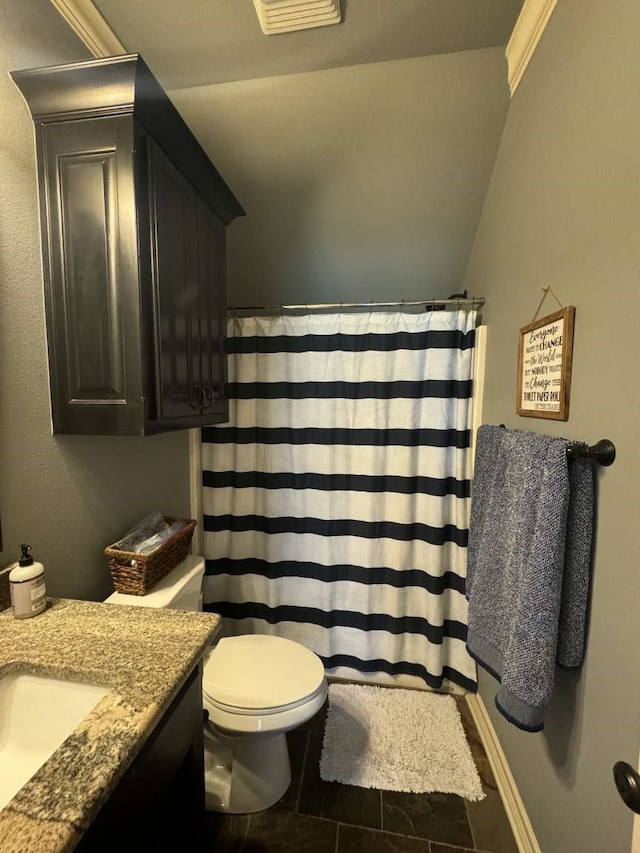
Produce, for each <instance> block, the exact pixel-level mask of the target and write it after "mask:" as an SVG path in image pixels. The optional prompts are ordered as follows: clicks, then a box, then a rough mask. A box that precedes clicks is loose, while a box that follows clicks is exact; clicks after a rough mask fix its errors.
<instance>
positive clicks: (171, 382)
mask: <svg viewBox="0 0 640 853" xmlns="http://www.w3.org/2000/svg"><path fill="white" fill-rule="evenodd" d="M148 152H149V194H150V202H151V205H150V206H151V210H150V220H151V223H150V225H151V249H152V263H151V269H152V280H153V304H154V321H155V364H156V395H157V402H158V407H157V408H158V415H159V418H160V419H161V420H167V419H172V418H184V417H189V416H190V417H193V415H194V414H198V413H199V412H200V411H201V410H202V408H203V406H204V403H205V392H204V390H203V389H202V387H201V384H200V382H199V376H198V371H197V366H198V352H199V341H198V339H197V336H196V335H195V334H194V330H195V329H196V328H197V318H198V316H199V301H200V295H199V283H198V265H197V256H196V246H197V243H196V228H197V206H196V200H197V195H196V192H195V190H194V189H193V187H192V186H191V184H190V183H189V182H188V181H187V180H186V179H185V178H184V177H183V176H182V174H181V173H180V172H179V171H178V169H177V168H176V166H174V164H173V163H172V162H171V160H169V158H168V157H167V156H166V155H165V154H164V152H163V151H162V150H161V149H160V147H159V146H158V145H157V144H156V143H155V142H153V140H151V139H149V146H148Z"/></svg>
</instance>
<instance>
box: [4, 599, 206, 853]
mask: <svg viewBox="0 0 640 853" xmlns="http://www.w3.org/2000/svg"><path fill="white" fill-rule="evenodd" d="M219 623H220V617H219V616H217V615H215V614H212V613H187V612H184V611H181V610H156V609H150V608H144V607H127V606H122V605H117V604H106V603H98V602H92V601H72V600H69V599H57V600H50V601H49V606H48V608H47V610H46V611H45V612H44V613H41V614H40V615H39V616H35V617H33V618H31V619H14V618H13V616H12V613H11V610H6V611H4V612H2V613H0V636H1V637H2V642H1V643H0V678H1V677H2V676H4V675H8V674H9V673H16V672H30V673H34V674H37V675H45V676H46V675H49V676H54V677H56V678H63V679H66V680H69V681H83V682H87V683H91V684H98V685H102V686H104V687H107V688H109V693H107V695H106V696H105V697H104V698H103V699H102V700H101V701H100V702H99V703H98V705H96V707H95V708H94V710H93V711H92V712H91V713H90V714H89V716H88V717H86V718H85V720H84V721H83V723H81V725H80V726H79V727H78V728H77V729H76V730H75V731H74V732H73V734H72V735H71V736H70V737H69V738H67V740H66V741H65V742H64V743H63V744H62V746H61V747H60V748H59V749H58V750H57V751H56V752H55V753H54V754H53V755H52V756H51V758H50V759H49V760H48V761H47V762H46V763H45V764H43V765H42V767H41V768H40V769H39V770H38V772H37V773H36V774H35V775H34V776H32V777H31V779H30V780H29V781H28V782H27V783H26V785H25V786H24V787H23V788H22V789H21V790H20V791H19V792H18V793H17V794H16V796H15V797H14V798H13V800H11V802H10V803H8V805H7V806H6V807H5V808H4V809H3V810H2V811H0V851H2V853H6V852H7V853H8V852H10V851H13V852H14V853H18V851H19V853H30V851H34V853H36V851H37V853H49V851H68V850H72V849H73V848H74V847H75V846H76V844H77V843H78V842H79V840H80V838H81V837H82V835H83V833H84V832H85V830H86V829H87V828H88V826H89V825H90V824H91V821H92V820H93V818H94V817H95V816H96V814H97V813H98V811H99V809H100V808H101V806H102V805H103V804H104V802H105V801H106V800H107V798H108V797H109V794H110V793H111V792H112V791H113V789H114V788H115V787H116V785H117V783H118V781H119V780H120V778H121V777H122V776H123V774H124V773H125V771H126V770H127V768H128V767H129V765H130V764H131V762H132V760H133V759H134V758H135V756H136V755H137V753H138V752H139V751H140V749H141V747H142V745H143V744H144V743H145V741H146V740H147V738H148V737H149V735H150V734H151V732H152V730H153V728H154V726H155V724H156V723H157V722H159V720H160V718H161V717H162V715H163V713H164V711H165V710H166V709H167V707H168V706H169V704H170V702H171V700H172V699H173V697H174V696H175V695H176V693H177V692H178V690H179V689H180V687H181V686H182V684H183V683H184V681H185V679H186V678H187V676H188V675H189V673H190V672H191V671H192V670H193V667H194V666H195V665H196V663H197V662H198V660H199V659H200V658H201V656H202V655H203V653H204V650H205V648H206V647H207V645H208V643H209V642H210V641H211V639H212V638H213V637H214V636H215V634H216V633H217V630H218V628H219ZM42 713H43V719H44V718H45V717H46V713H47V712H46V708H43V710H42Z"/></svg>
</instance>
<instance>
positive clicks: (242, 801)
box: [106, 556, 327, 814]
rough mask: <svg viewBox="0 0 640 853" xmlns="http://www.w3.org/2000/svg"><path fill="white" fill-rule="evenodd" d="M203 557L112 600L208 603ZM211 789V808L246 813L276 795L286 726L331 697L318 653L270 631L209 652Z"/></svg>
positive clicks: (226, 640)
mask: <svg viewBox="0 0 640 853" xmlns="http://www.w3.org/2000/svg"><path fill="white" fill-rule="evenodd" d="M203 576H204V559H203V558H202V557H196V556H189V557H187V558H186V560H184V561H183V562H182V563H180V564H179V565H178V566H176V567H175V569H173V570H172V571H171V572H169V574H167V575H165V577H164V578H162V580H160V581H159V582H158V583H157V584H156V586H154V588H153V589H152V590H151V592H150V593H148V594H147V595H124V594H122V593H119V592H115V593H113V595H110V596H109V598H107V599H106V602H107V603H108V604H126V605H134V606H136V607H171V608H175V609H178V610H201V609H202V578H203ZM202 692H203V697H202V698H203V706H204V710H205V712H206V713H205V717H207V716H208V719H205V722H204V744H205V755H204V763H205V792H206V794H205V795H206V807H207V809H208V810H209V811H217V812H231V813H234V814H246V813H250V812H257V811H261V810H262V809H266V808H268V807H269V806H272V805H273V804H274V803H275V802H277V801H278V800H279V799H280V797H282V795H283V794H284V793H285V791H286V790H287V788H288V787H289V783H290V781H291V768H290V764H289V753H288V750H287V741H286V732H288V731H290V730H291V729H294V728H296V727H297V726H300V725H302V723H304V722H306V721H307V720H309V719H310V718H311V717H312V716H313V715H314V714H316V713H317V712H318V711H319V710H320V708H321V707H322V706H323V704H324V702H325V699H326V696H327V684H326V679H325V674H324V667H323V665H322V661H321V660H320V658H319V657H318V656H317V655H316V654H314V653H313V652H312V651H310V650H309V649H307V648H305V647H304V646H302V645H301V644H300V643H295V642H293V641H292V640H286V639H284V638H283V637H274V636H271V635H267V634H248V635H245V636H239V637H223V638H221V639H220V640H218V641H217V642H214V644H213V645H212V646H211V647H210V648H209V650H208V651H207V652H206V654H205V659H204V667H203V677H202Z"/></svg>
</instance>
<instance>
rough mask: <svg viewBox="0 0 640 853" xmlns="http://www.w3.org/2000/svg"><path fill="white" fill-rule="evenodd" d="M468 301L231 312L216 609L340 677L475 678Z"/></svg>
mask: <svg viewBox="0 0 640 853" xmlns="http://www.w3.org/2000/svg"><path fill="white" fill-rule="evenodd" d="M475 319H476V317H475V312H474V311H463V310H458V311H438V312H425V313H422V314H405V313H400V312H398V313H374V312H370V313H357V314H354V313H340V314H320V315H318V314H315V315H305V316H277V317H235V318H232V319H230V320H229V386H228V395H229V399H230V423H229V425H221V426H216V427H207V428H205V429H203V431H202V441H203V448H202V449H203V461H204V464H203V468H204V470H203V489H204V496H203V502H204V530H205V533H204V542H205V549H204V550H205V557H206V578H205V605H206V608H207V609H209V610H215V611H216V612H219V613H221V614H222V615H223V616H224V617H226V618H225V630H226V631H227V633H239V634H244V633H265V634H278V635H279V636H283V637H288V638H289V639H292V640H297V641H298V642H301V643H303V644H304V645H306V646H307V647H308V648H310V649H313V651H315V652H316V653H317V654H318V655H320V657H321V658H322V659H323V661H324V664H325V666H326V667H327V670H328V671H329V672H330V673H332V674H336V675H341V676H346V677H351V678H360V679H361V680H374V681H378V682H381V683H399V684H405V685H414V686H422V687H424V686H425V684H426V685H428V686H430V687H432V688H440V687H442V686H443V684H444V685H445V687H446V686H447V685H446V682H447V680H448V681H450V682H455V683H456V684H458V685H460V686H462V687H465V688H469V689H474V688H475V666H474V664H473V662H472V661H471V659H470V658H469V656H468V654H467V651H466V647H465V639H466V633H467V604H466V600H465V595H464V589H465V566H466V546H467V532H468V519H469V477H470V464H471V459H470V450H469V445H470V426H471V388H472V381H471V375H472V361H473V347H474V337H475Z"/></svg>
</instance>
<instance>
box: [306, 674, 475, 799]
mask: <svg viewBox="0 0 640 853" xmlns="http://www.w3.org/2000/svg"><path fill="white" fill-rule="evenodd" d="M320 776H321V777H322V778H323V779H324V780H325V781H326V782H342V783H343V784H345V785H358V786H360V787H361V788H380V789H382V790H385V791H412V792H414V793H418V794H422V793H434V792H436V791H437V792H440V793H444V794H458V795H459V796H461V797H465V798H466V799H467V800H482V799H484V797H485V794H484V792H483V790H482V784H481V782H480V777H479V776H478V771H477V770H476V766H475V764H474V762H473V758H472V757H471V750H470V749H469V744H468V743H467V739H466V737H465V734H464V729H463V727H462V720H461V719H460V713H459V711H458V708H457V707H456V703H455V700H454V699H453V698H452V697H451V696H442V695H438V694H435V693H426V692H423V691H421V690H402V689H399V688H389V687H374V686H370V685H361V684H332V685H330V687H329V712H328V716H327V723H326V726H325V731H324V743H323V746H322V756H321V758H320Z"/></svg>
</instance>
